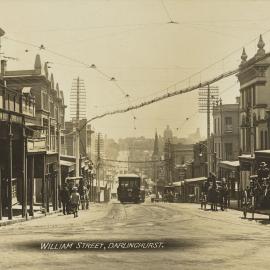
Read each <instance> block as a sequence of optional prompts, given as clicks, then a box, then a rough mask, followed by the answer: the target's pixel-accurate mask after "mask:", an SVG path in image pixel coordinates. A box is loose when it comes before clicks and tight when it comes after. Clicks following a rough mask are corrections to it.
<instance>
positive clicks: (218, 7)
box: [0, 0, 270, 139]
mask: <svg viewBox="0 0 270 270" xmlns="http://www.w3.org/2000/svg"><path fill="white" fill-rule="evenodd" d="M269 10H270V1H244V0H243V1H236V0H233V1H228V0H225V1H221V0H220V1H218V0H213V1H207V0H204V1H192V0H190V1H183V0H163V1H161V0H76V1H75V0H46V1H45V0H43V1H41V0H40V1H38V0H24V1H21V0H0V11H1V13H0V14H1V16H0V27H1V28H2V29H4V30H5V32H6V37H7V38H12V39H16V40H19V41H24V42H26V43H30V44H35V45H38V46H39V45H41V44H43V45H44V46H45V48H46V50H39V49H38V48H36V47H33V46H31V45H27V44H23V43H20V42H14V41H11V40H9V39H2V52H4V53H5V56H11V57H17V58H19V60H18V61H13V60H9V61H8V69H16V68H24V69H29V68H32V66H33V64H34V58H35V55H36V54H37V53H39V54H40V55H41V59H42V61H43V62H45V61H50V62H52V64H50V66H51V69H50V71H52V72H53V73H54V79H55V81H57V82H59V85H60V88H61V89H62V90H63V91H64V94H65V99H66V101H65V102H66V104H67V105H69V92H70V89H71V84H72V79H73V78H76V77H77V76H80V77H81V78H82V79H84V81H85V86H86V92H87V105H88V106H87V114H88V117H89V118H90V117H93V116H95V115H97V114H99V113H103V112H105V111H110V110H113V109H117V108H123V107H127V106H128V105H129V104H137V103H140V102H141V101H144V100H147V99H149V98H151V97H155V96H158V95H160V94H164V93H166V92H167V91H168V92H169V91H173V90H175V89H179V88H182V87H186V86H188V85H192V84H194V83H198V82H200V81H204V80H207V79H210V78H212V77H213V76H215V75H218V74H219V73H222V72H223V71H228V70H230V69H234V68H236V67H237V66H238V65H239V64H240V56H241V51H242V47H243V46H244V45H246V52H247V54H248V56H249V57H252V56H253V55H254V54H255V53H256V49H257V47H256V44H257V40H258V37H259V34H260V33H262V34H263V33H264V35H263V39H264V41H265V43H266V45H265V49H266V51H269V46H270V13H269ZM170 20H173V21H176V22H178V23H177V24H168V23H167V22H168V21H170ZM26 49H27V50H28V52H27V53H26V52H25V50H26ZM52 52H56V53H59V54H61V55H64V56H67V57H71V58H73V59H76V60H78V61H77V62H75V61H70V60H69V59H67V58H64V57H60V56H59V55H57V54H55V53H52ZM228 55H230V56H228ZM223 58H224V60H223V61H219V62H218V63H217V64H215V65H213V66H212V67H211V68H210V69H207V70H204V68H205V67H207V66H209V65H211V64H213V63H215V62H217V61H218V60H221V59H223ZM79 61H82V62H84V63H87V64H89V65H91V64H95V65H96V67H97V68H98V69H99V70H100V71H101V72H103V73H105V74H107V75H108V76H109V77H114V78H115V79H116V82H117V84H118V85H119V86H120V87H121V89H122V90H120V89H119V88H118V87H117V86H116V84H115V82H112V81H110V80H109V78H107V77H106V76H103V75H102V74H100V73H98V72H97V71H95V70H93V69H90V68H86V67H85V66H84V65H82V64H80V63H79ZM201 70H204V71H203V72H200V71H201ZM195 73H198V74H197V75H196V76H194V77H192V78H191V79H190V80H185V79H186V78H188V77H189V76H191V75H192V74H195ZM182 80H185V81H184V82H183V83H180V84H177V85H176V86H172V85H175V83H177V82H179V81H182ZM216 85H217V86H219V88H220V92H221V98H222V99H223V103H234V102H235V97H236V96H237V95H239V90H238V89H239V85H238V83H237V80H236V77H232V78H230V79H227V80H224V81H221V82H220V83H217V84H216ZM170 86H171V87H170ZM166 89H168V90H166ZM125 94H128V95H129V96H130V101H128V100H127V98H125ZM197 97H198V96H197V92H196V91H195V92H192V93H189V94H185V95H181V96H178V97H173V98H170V99H167V100H165V101H162V102H159V103H156V104H153V105H150V106H148V107H144V108H142V109H140V110H136V111H134V112H133V113H131V112H129V113H126V114H123V115H115V116H111V117H106V118H104V119H103V120H97V121H95V122H93V123H92V125H93V126H94V127H95V129H96V130H98V131H101V132H103V133H105V134H107V135H108V137H111V138H116V139H117V138H119V137H126V136H146V137H153V136H154V133H155V130H156V129H157V131H158V133H159V134H161V133H163V130H164V129H165V127H166V125H167V124H169V125H170V126H171V128H172V129H173V132H174V134H175V135H178V136H186V135H187V134H189V133H191V132H194V131H195V130H196V128H197V127H200V128H201V130H202V135H204V136H205V135H206V134H205V133H206V119H205V115H201V114H199V113H198V101H197ZM66 115H67V117H66V118H67V120H68V117H69V111H68V108H67V114H66ZM134 116H135V117H136V120H135V121H134V120H133V117H134ZM186 118H190V119H189V120H188V121H186V120H185V119H186ZM135 127H136V129H135ZM177 128H178V130H177Z"/></svg>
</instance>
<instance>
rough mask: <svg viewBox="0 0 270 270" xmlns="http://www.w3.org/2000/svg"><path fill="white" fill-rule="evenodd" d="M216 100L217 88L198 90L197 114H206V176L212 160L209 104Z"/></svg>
mask: <svg viewBox="0 0 270 270" xmlns="http://www.w3.org/2000/svg"><path fill="white" fill-rule="evenodd" d="M217 99H218V87H217V86H210V85H209V84H208V86H207V87H204V88H200V89H199V112H200V113H206V114H207V169H208V174H209V173H210V172H211V171H212V166H211V162H212V158H211V142H210V135H211V134H210V132H211V129H210V125H211V119H210V114H211V111H212V108H211V106H210V104H211V103H212V102H214V101H216V100H217Z"/></svg>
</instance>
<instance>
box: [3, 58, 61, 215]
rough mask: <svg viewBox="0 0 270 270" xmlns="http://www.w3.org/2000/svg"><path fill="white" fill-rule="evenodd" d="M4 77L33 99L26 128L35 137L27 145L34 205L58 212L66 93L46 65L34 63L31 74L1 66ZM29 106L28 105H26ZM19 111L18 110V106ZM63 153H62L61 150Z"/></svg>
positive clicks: (12, 85)
mask: <svg viewBox="0 0 270 270" xmlns="http://www.w3.org/2000/svg"><path fill="white" fill-rule="evenodd" d="M1 74H2V77H3V79H4V81H5V84H6V86H7V87H8V88H9V89H12V90H13V91H15V92H18V93H22V96H23V97H26V96H27V95H28V96H32V97H33V98H34V100H35V108H32V107H31V108H28V109H25V110H27V114H33V115H34V116H33V117H31V118H26V120H25V127H26V129H27V130H30V131H31V132H32V133H33V138H32V139H31V141H30V140H28V142H27V150H26V152H27V157H26V158H27V164H28V165H27V169H28V170H27V171H29V170H30V171H31V173H32V179H33V181H32V183H31V185H30V187H31V188H32V189H33V190H32V193H33V199H32V200H33V203H40V204H41V205H42V206H43V207H44V208H45V209H46V210H47V211H49V209H50V205H52V206H53V208H54V209H57V208H58V189H59V186H60V185H61V167H60V155H61V153H62V154H63V153H65V151H64V147H63V146H64V144H65V138H64V133H63V130H64V128H65V121H64V118H65V108H66V106H65V105H64V95H63V92H62V91H60V90H59V86H58V84H57V83H56V84H55V82H54V77H53V74H51V75H50V76H49V73H48V66H47V63H45V64H44V65H42V64H41V60H40V56H39V55H37V56H36V59H35V64H34V69H32V70H12V71H11V70H7V67H6V62H5V61H3V62H2V67H1ZM22 106H26V108H27V105H23V104H22ZM15 108H16V106H15ZM62 149H63V150H62Z"/></svg>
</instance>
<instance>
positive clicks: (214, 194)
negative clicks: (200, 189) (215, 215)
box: [207, 185, 219, 211]
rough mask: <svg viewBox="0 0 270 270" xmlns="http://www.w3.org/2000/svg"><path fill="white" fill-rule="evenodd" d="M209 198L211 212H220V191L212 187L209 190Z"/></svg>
mask: <svg viewBox="0 0 270 270" xmlns="http://www.w3.org/2000/svg"><path fill="white" fill-rule="evenodd" d="M207 197H208V201H209V202H210V204H211V210H212V211H217V210H218V209H217V206H218V202H219V191H218V189H217V187H216V186H213V185H212V186H211V187H210V188H209V189H208V194H207Z"/></svg>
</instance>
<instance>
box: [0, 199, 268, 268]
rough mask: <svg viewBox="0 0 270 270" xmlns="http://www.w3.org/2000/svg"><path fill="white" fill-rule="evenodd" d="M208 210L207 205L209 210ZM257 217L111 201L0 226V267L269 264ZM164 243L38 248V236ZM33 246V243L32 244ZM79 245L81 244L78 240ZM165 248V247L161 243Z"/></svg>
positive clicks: (263, 231) (193, 207) (43, 238)
mask: <svg viewBox="0 0 270 270" xmlns="http://www.w3.org/2000/svg"><path fill="white" fill-rule="evenodd" d="M208 209H209V208H208ZM267 224H268V223H267V222H265V219H264V217H263V216H259V217H257V219H256V220H251V219H249V220H247V219H243V218H241V215H239V212H238V211H234V210H228V211H226V212H220V211H218V212H211V211H203V210H200V209H199V207H198V205H197V204H167V203H154V204H153V203H151V202H148V201H147V202H145V203H143V204H140V205H138V204H136V205H135V204H120V203H117V202H112V203H110V204H106V205H105V204H99V205H94V206H93V207H92V209H90V211H80V213H79V219H74V218H73V217H72V216H70V215H68V216H64V215H53V216H50V217H46V218H42V219H36V220H32V221H28V222H27V223H19V224H15V225H10V226H6V227H1V228H0V235H1V244H0V247H1V254H2V259H1V263H0V266H1V269H5V267H6V266H7V265H8V268H7V269H52V268H53V269H69V268H70V266H71V265H76V268H77V269H89V268H91V269H107V268H109V269H127V268H130V269H166V268H167V267H170V269H196V268H197V267H198V266H199V267H200V269H216V268H219V269H268V267H269V256H268V254H269V225H268V226H267ZM59 240H65V241H82V242H86V241H91V242H96V241H97V240H98V241H120V242H122V241H131V240H134V241H142V240H144V241H147V240H150V241H164V243H165V247H164V248H163V249H158V250H157V249H151V250H150V249H147V250H125V249H122V250H119V249H113V250H103V249H91V250H89V249H88V250H79V251H78V250H75V251H74V250H55V249H54V250H40V243H41V242H43V241H45V242H46V241H59ZM34 243H37V245H34V246H33V244H34ZM81 245H82V244H81ZM166 245H167V247H166Z"/></svg>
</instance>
